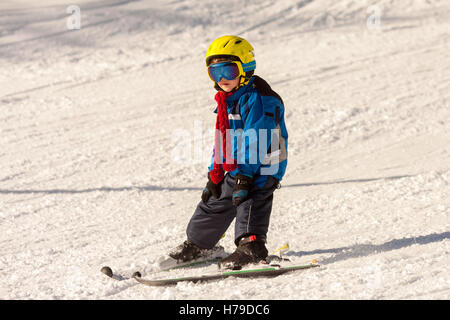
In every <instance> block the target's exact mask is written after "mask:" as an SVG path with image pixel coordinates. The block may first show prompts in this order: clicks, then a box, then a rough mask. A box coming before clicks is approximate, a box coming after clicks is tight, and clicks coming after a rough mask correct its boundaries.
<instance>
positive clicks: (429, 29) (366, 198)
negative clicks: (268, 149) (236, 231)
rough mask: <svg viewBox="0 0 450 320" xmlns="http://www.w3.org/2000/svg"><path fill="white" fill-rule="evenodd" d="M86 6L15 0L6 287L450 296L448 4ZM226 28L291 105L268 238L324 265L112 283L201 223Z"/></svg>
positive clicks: (27, 294) (104, 293)
mask: <svg viewBox="0 0 450 320" xmlns="http://www.w3.org/2000/svg"><path fill="white" fill-rule="evenodd" d="M75 2H76V5H78V6H79V7H80V9H81V29H79V30H68V29H67V20H68V18H69V17H70V14H69V13H67V12H66V9H67V7H68V6H69V5H72V4H74V3H73V2H72V1H71V2H70V3H69V2H68V1H56V0H45V1H31V0H21V1H19V0H17V1H13V0H7V1H1V3H0V108H1V113H0V146H1V148H0V168H1V170H0V298H2V299H449V298H450V130H449V129H450V125H449V121H450V54H449V52H450V4H449V2H448V1H446V0H441V1H438V0H402V1H391V0H371V1H352V0H340V1H336V0H299V1H291V0H289V1H288V0H281V1H275V0H263V1H241V0H228V1H214V0H206V1H205V0H202V1H200V0H184V1H183V0H181V1H132V0H128V1H127V0H111V1H106V0H104V1H90V0H77V1H75ZM69 12H70V11H69ZM374 12H375V13H377V12H378V13H380V14H381V16H380V20H379V22H380V24H379V25H377V24H376V22H377V20H376V19H375V20H374V19H372V18H373V14H374ZM375 18H376V17H375ZM224 34H238V35H241V36H243V37H245V38H247V39H248V40H249V41H250V42H251V43H252V44H253V45H254V47H255V53H256V59H257V64H258V66H257V74H258V75H260V76H262V77H263V78H265V79H266V80H267V81H268V82H269V83H270V84H271V85H272V87H273V88H274V90H275V91H277V92H278V93H279V94H280V95H281V96H282V97H283V99H284V102H285V105H286V123H287V127H288V130H289V164H288V169H287V174H286V176H285V179H284V180H283V183H282V185H283V187H282V188H281V189H280V190H277V191H276V193H275V199H274V206H273V212H272V218H271V225H270V231H269V234H268V248H269V249H270V250H275V249H276V248H277V247H278V246H280V245H281V244H283V243H285V242H286V241H288V242H289V243H290V247H291V249H290V251H289V252H288V253H287V255H288V256H289V257H290V258H291V259H292V260H293V261H294V262H298V263H304V262H310V261H311V260H312V259H317V260H318V262H319V263H321V265H322V266H321V268H316V269H312V270H307V271H303V272H299V273H292V274H288V275H284V276H280V277H277V278H272V279H265V280H261V279H253V280H245V279H227V280H222V281H216V282H213V283H205V284H192V283H182V284H179V285H177V286H175V287H168V288H159V287H158V288H150V287H146V286H142V285H139V284H137V283H136V282H135V281H134V280H129V281H121V282H119V281H112V280H111V279H108V278H107V277H106V276H104V275H102V274H101V273H100V272H99V271H100V269H101V267H102V266H104V265H109V266H111V267H112V268H113V270H116V271H123V272H125V273H127V272H128V273H131V272H132V271H135V270H139V269H140V270H143V271H144V272H143V273H144V274H145V273H146V272H147V273H150V272H152V271H153V270H154V268H155V262H156V261H157V259H158V257H159V256H160V255H161V254H163V253H165V252H167V251H168V250H169V249H171V248H173V247H175V246H176V245H178V244H179V243H181V242H182V241H183V240H184V239H185V226H186V224H187V222H188V221H189V218H190V216H191V215H192V213H193V210H194V208H195V206H196V204H197V202H198V201H199V199H200V193H201V190H202V188H203V186H204V184H205V182H206V181H205V175H206V167H207V165H208V161H209V159H210V152H211V146H212V130H211V129H212V128H213V127H214V122H215V118H214V114H213V113H212V112H211V107H214V100H213V95H214V93H215V91H214V89H213V88H212V86H211V83H210V80H209V78H208V77H207V74H206V72H205V67H204V60H203V59H204V54H205V52H206V48H207V46H208V45H209V43H210V42H211V41H213V40H214V39H215V38H217V37H218V36H221V35H224ZM182 142H184V143H185V144H184V148H182V147H180V145H182ZM222 244H223V245H224V246H225V248H226V250H227V251H229V252H232V251H233V250H234V245H233V229H232V228H230V230H229V231H228V232H227V234H226V237H225V238H224V239H223V240H222Z"/></svg>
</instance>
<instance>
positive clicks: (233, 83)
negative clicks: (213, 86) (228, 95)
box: [217, 77, 240, 92]
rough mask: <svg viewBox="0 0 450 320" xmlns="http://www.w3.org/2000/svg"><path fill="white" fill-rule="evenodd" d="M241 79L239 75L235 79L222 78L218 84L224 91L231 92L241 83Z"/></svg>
mask: <svg viewBox="0 0 450 320" xmlns="http://www.w3.org/2000/svg"><path fill="white" fill-rule="evenodd" d="M239 81H240V79H239V77H237V78H236V79H234V80H226V79H224V78H222V79H221V80H220V81H219V82H217V84H218V85H219V87H220V88H221V89H222V90H223V91H225V92H231V91H233V89H234V88H236V87H237V86H238V85H239Z"/></svg>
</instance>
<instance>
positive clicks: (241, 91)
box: [227, 77, 255, 105]
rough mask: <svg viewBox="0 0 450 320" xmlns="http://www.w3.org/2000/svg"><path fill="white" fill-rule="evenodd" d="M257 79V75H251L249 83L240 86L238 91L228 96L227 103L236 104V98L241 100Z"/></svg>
mask: <svg viewBox="0 0 450 320" xmlns="http://www.w3.org/2000/svg"><path fill="white" fill-rule="evenodd" d="M254 81H255V77H251V78H250V80H249V82H248V84H246V85H245V86H243V87H240V88H239V90H238V91H236V92H235V93H233V95H231V96H229V97H228V98H227V104H229V105H230V104H234V102H235V101H236V100H239V98H240V97H241V96H242V95H243V94H245V93H246V92H247V91H248V90H249V89H250V88H251V87H252V85H253V82H254Z"/></svg>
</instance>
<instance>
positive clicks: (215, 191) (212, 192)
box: [202, 179, 220, 203]
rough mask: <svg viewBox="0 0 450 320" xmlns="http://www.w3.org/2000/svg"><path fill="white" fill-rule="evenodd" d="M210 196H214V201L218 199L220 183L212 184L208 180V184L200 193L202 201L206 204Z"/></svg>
mask: <svg viewBox="0 0 450 320" xmlns="http://www.w3.org/2000/svg"><path fill="white" fill-rule="evenodd" d="M211 196H214V197H215V198H216V199H219V198H220V183H219V184H215V183H214V182H212V181H211V179H209V180H208V183H207V184H206V187H205V188H204V189H203V192H202V201H203V202H204V203H206V202H208V200H209V198H210V197H211Z"/></svg>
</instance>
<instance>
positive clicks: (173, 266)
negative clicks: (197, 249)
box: [100, 257, 221, 281]
mask: <svg viewBox="0 0 450 320" xmlns="http://www.w3.org/2000/svg"><path fill="white" fill-rule="evenodd" d="M220 259H221V258H220V257H215V258H211V259H206V260H205V259H203V260H195V261H190V262H186V263H166V264H163V266H162V267H161V269H159V270H158V271H156V272H154V273H159V272H167V271H172V270H178V269H184V268H193V267H197V266H198V267H203V266H208V265H211V264H215V263H217V262H218V261H219V260H220ZM167 260H168V259H167ZM167 260H165V261H167ZM172 260H173V259H172ZM100 271H101V272H102V273H104V274H105V275H107V276H108V277H110V278H111V279H114V280H117V281H124V280H130V279H132V278H133V277H134V275H136V274H140V272H139V271H136V272H135V273H134V274H133V275H131V276H126V275H124V274H120V273H115V272H113V271H112V269H111V267H109V266H104V267H103V268H102V269H101V270H100Z"/></svg>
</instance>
